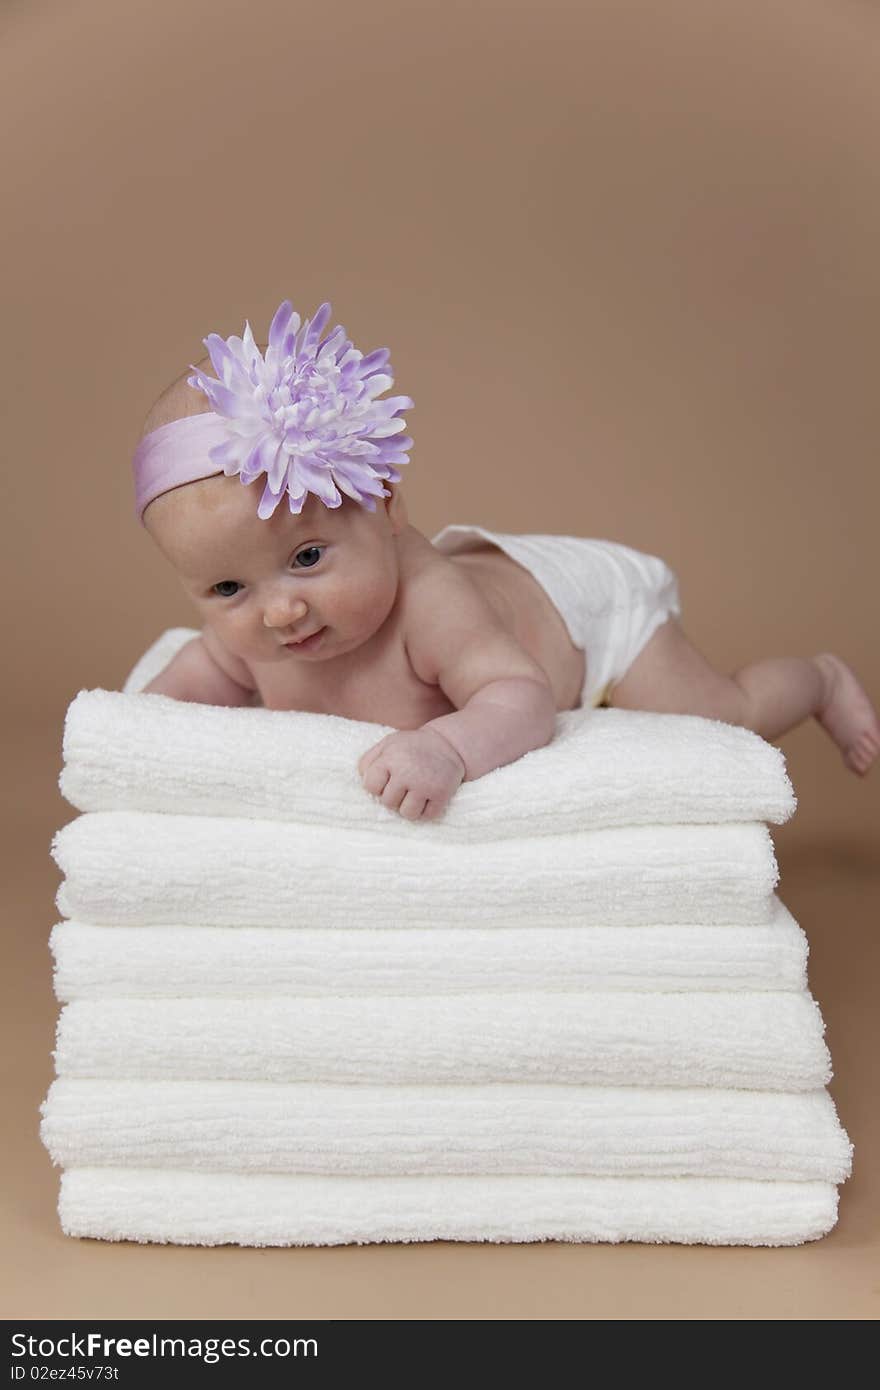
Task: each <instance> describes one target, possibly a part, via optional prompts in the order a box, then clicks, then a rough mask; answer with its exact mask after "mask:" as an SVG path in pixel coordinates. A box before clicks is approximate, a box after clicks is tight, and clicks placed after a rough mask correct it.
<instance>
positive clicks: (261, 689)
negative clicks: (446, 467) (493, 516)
mask: <svg viewBox="0 0 880 1390" xmlns="http://www.w3.org/2000/svg"><path fill="white" fill-rule="evenodd" d="M408 531H409V536H408V537H407V540H406V541H405V542H404V544H403V545H402V546H401V548H400V587H399V592H398V598H397V601H396V602H395V605H394V609H393V610H392V613H391V614H390V615H389V618H388V619H387V621H386V622H385V623H384V624H383V626H382V628H381V629H380V631H379V632H378V633H377V634H376V635H375V637H374V638H372V639H371V641H370V642H368V643H365V644H364V645H363V646H361V647H358V648H357V649H356V650H355V651H353V652H351V653H346V654H343V655H341V656H339V657H335V658H333V659H328V660H326V661H313V662H308V663H306V662H304V661H303V662H299V661H297V660H296V659H295V658H294V659H292V660H290V661H285V662H281V663H277V662H276V663H272V664H269V663H267V664H265V665H263V666H258V665H253V666H251V667H250V668H249V676H250V680H249V682H248V683H249V684H252V685H253V686H254V688H255V696H254V700H255V703H257V704H262V705H264V706H265V707H266V708H267V709H298V710H311V711H314V712H317V713H323V714H337V715H340V716H342V717H344V718H347V719H360V720H366V721H369V722H374V723H378V724H388V725H391V726H392V727H394V728H398V729H417V728H420V727H421V726H422V725H423V724H425V723H426V722H427V721H428V720H430V719H436V718H438V717H439V716H440V715H443V714H448V713H450V712H451V711H452V710H453V709H454V708H455V706H454V705H453V704H452V703H451V701H450V700H449V699H447V697H446V695H445V694H444V693H443V690H442V689H441V688H440V686H439V685H438V684H437V683H436V682H435V681H433V680H431V679H430V672H429V670H428V669H427V667H426V666H425V665H424V664H423V666H422V670H421V671H419V670H417V669H416V667H415V665H414V661H413V656H412V651H413V647H414V642H413V636H414V633H418V634H419V637H420V646H421V647H422V649H423V650H424V648H425V644H426V639H425V633H426V631H427V632H429V630H430V617H431V610H432V606H433V611H434V612H439V611H440V610H441V609H442V610H443V611H444V612H447V613H448V612H449V611H452V612H455V611H456V609H457V608H459V607H460V608H461V609H462V610H466V609H467V606H468V605H467V598H468V596H469V595H472V594H473V593H475V592H476V593H478V594H479V595H480V596H481V598H482V600H483V601H484V602H483V607H484V609H485V615H486V625H487V630H491V629H492V628H493V627H494V628H495V629H496V630H497V629H498V628H502V629H503V630H504V631H505V632H506V633H508V634H509V636H510V637H512V638H513V639H514V640H515V641H516V642H517V643H518V644H519V645H520V646H521V647H522V648H523V650H524V651H525V652H526V653H527V654H528V655H529V656H530V657H531V658H532V659H533V660H534V661H536V662H537V664H538V665H539V666H540V667H541V669H542V670H543V671H544V673H545V674H546V676H547V679H548V680H549V682H550V685H551V688H552V690H553V695H554V699H555V701H556V707H557V709H559V710H565V709H574V708H575V707H576V706H577V705H578V704H579V702H580V694H581V690H582V687H583V682H584V670H585V656H584V653H583V651H581V650H580V649H579V648H577V647H575V646H574V645H573V643H572V641H571V638H570V636H569V633H568V629H567V628H566V626H565V623H564V622H563V620H562V617H561V616H560V614H559V612H558V610H557V609H556V607H555V606H554V605H553V603H552V602H551V600H550V598H549V597H548V595H547V593H546V592H545V590H544V589H543V588H542V587H541V585H540V584H539V583H538V581H537V580H536V579H535V578H534V576H533V575H531V574H529V572H528V571H527V570H525V569H523V568H522V566H520V565H518V564H517V563H516V561H515V560H512V559H511V558H510V556H508V555H505V554H504V552H503V551H501V550H499V549H498V548H497V547H496V546H493V545H491V544H490V543H486V544H484V545H481V546H479V547H476V548H474V549H472V550H468V551H467V552H466V553H463V554H460V555H452V556H445V555H441V554H440V552H439V551H437V550H435V548H434V547H433V546H432V545H431V543H430V541H428V540H427V539H426V538H425V537H424V536H422V535H421V533H418V532H415V531H414V529H413V528H408ZM416 596H417V597H416ZM426 623H427V626H426ZM230 674H234V672H232V671H231V670H230Z"/></svg>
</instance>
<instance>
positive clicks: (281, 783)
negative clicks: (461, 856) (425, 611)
mask: <svg viewBox="0 0 880 1390" xmlns="http://www.w3.org/2000/svg"><path fill="white" fill-rule="evenodd" d="M193 635H195V634H193V633H185V634H184V639H183V640H188V637H189V636H193ZM389 732H390V729H389V726H387V725H380V724H369V723H364V722H362V721H358V720H351V719H341V718H339V717H337V716H334V715H327V714H312V713H306V712H302V711H284V710H266V709H221V708H219V707H217V706H211V705H198V704H193V703H185V702H183V701H179V700H171V699H169V698H167V697H165V696H160V695H149V696H144V695H138V694H135V693H122V692H119V691H107V690H84V691H81V692H80V693H79V694H78V695H77V697H76V698H75V699H74V701H73V702H72V704H71V705H70V707H69V709H68V712H67V718H66V721H65V729H64V768H63V771H62V774H61V779H60V786H61V790H62V792H63V794H64V796H65V797H66V798H67V800H68V801H70V802H71V803H72V805H74V806H75V807H76V808H77V809H78V810H80V811H124V810H129V811H157V812H164V813H173V814H185V815H210V816H233V817H245V818H247V817H256V818H259V819H262V820H284V821H297V822H301V823H303V824H306V825H312V826H329V827H331V828H333V829H334V830H335V831H337V832H345V831H347V830H348V828H349V827H354V828H361V829H366V830H370V829H373V830H380V831H382V830H387V829H388V828H389V827H393V828H394V830H395V831H396V832H398V833H400V834H401V835H408V836H412V837H413V839H414V842H417V843H419V844H420V845H421V844H423V843H425V841H426V840H428V841H430V840H434V839H439V840H440V841H441V842H443V841H445V840H449V839H463V838H465V839H468V840H470V839H471V838H473V837H476V838H478V839H482V840H492V839H505V838H508V837H511V836H512V837H518V836H530V837H531V836H535V835H550V834H565V833H569V832H571V831H576V830H582V829H598V828H603V827H608V826H618V825H651V824H672V823H685V822H688V823H703V824H707V823H714V822H719V821H722V822H723V821H770V822H775V823H777V824H779V823H782V822H783V821H786V820H788V818H789V816H790V815H791V814H792V812H793V811H794V807H795V798H794V794H793V792H792V788H791V783H790V782H789V779H788V776H787V774H786V771H785V761H784V758H783V756H782V753H781V752H780V750H779V749H778V748H775V747H773V746H772V745H771V744H769V743H766V742H765V741H764V740H763V739H761V738H759V737H758V735H757V734H754V733H752V732H751V731H750V730H747V729H741V728H738V727H735V726H733V725H731V724H723V723H720V722H719V721H717V720H711V719H701V718H699V717H697V716H695V715H671V714H652V713H648V712H644V711H635V710H615V709H602V710H571V711H566V712H565V713H564V714H561V715H559V716H558V720H557V733H556V736H555V738H554V739H553V741H552V742H551V743H550V744H548V745H547V746H546V747H545V748H540V749H536V750H535V751H534V752H531V753H528V754H526V756H525V757H523V758H520V759H518V760H517V761H516V762H514V763H510V764H508V765H507V766H506V767H500V768H496V769H495V770H494V771H493V772H491V773H489V774H487V775H486V776H485V777H481V778H478V779H477V781H475V782H466V783H464V784H463V785H462V786H461V787H460V788H459V790H458V791H457V792H456V794H455V797H454V798H453V800H452V802H451V803H450V805H449V807H448V809H447V811H446V812H445V814H444V816H443V818H442V820H441V821H437V822H426V823H424V824H422V823H419V824H414V823H412V822H410V821H405V820H403V818H402V817H401V816H399V815H397V814H396V812H393V811H389V810H388V809H387V807H385V806H382V805H381V803H379V802H378V801H377V800H376V798H375V797H372V796H369V795H368V794H367V793H366V792H365V791H364V789H363V787H362V785H361V781H360V778H359V776H358V774H357V763H358V759H359V758H360V756H361V754H362V753H364V752H365V751H366V750H367V749H368V748H370V747H371V746H372V745H373V744H374V743H377V742H378V741H379V739H380V738H383V737H384V736H385V734H387V733H389Z"/></svg>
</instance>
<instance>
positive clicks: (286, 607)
mask: <svg viewBox="0 0 880 1390" xmlns="http://www.w3.org/2000/svg"><path fill="white" fill-rule="evenodd" d="M308 611H309V610H308V606H307V604H306V603H305V601H304V600H303V599H301V598H293V597H292V595H290V594H288V595H286V596H285V595H283V594H278V595H277V596H275V597H273V598H270V599H269V600H268V601H267V602H266V604H265V606H264V608H263V625H264V626H265V627H290V626H291V624H292V623H298V622H300V621H301V619H303V618H304V617H305V615H306V613H308Z"/></svg>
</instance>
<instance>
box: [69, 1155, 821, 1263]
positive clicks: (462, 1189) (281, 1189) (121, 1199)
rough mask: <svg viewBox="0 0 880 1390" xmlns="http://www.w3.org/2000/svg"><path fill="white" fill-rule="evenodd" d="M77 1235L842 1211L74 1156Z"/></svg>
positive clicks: (407, 1229)
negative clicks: (115, 1162) (89, 1161)
mask: <svg viewBox="0 0 880 1390" xmlns="http://www.w3.org/2000/svg"><path fill="white" fill-rule="evenodd" d="M58 1210H59V1215H60V1217H61V1225H62V1228H63V1230H64V1231H65V1232H66V1234H67V1235H69V1236H92V1237H96V1238H98V1239H102V1240H137V1241H160V1242H163V1243H165V1242H172V1243H174V1244H177V1245H228V1244H235V1245H352V1244H366V1243H368V1242H372V1241H417V1240H467V1241H476V1240H484V1241H537V1240H567V1241H610V1242H614V1243H616V1242H618V1241H625V1240H634V1241H645V1242H650V1243H652V1244H654V1243H659V1242H674V1243H676V1244H684V1245H799V1244H800V1243H801V1242H802V1241H805V1240H818V1238H819V1237H820V1236H823V1235H825V1234H826V1233H827V1232H828V1231H830V1230H831V1228H832V1226H833V1225H834V1223H835V1221H836V1220H837V1188H836V1187H835V1186H834V1185H833V1183H822V1182H756V1181H754V1180H751V1179H748V1178H582V1177H403V1178H344V1177H329V1178H328V1177H312V1176H296V1177H292V1176H288V1175H286V1174H285V1175H282V1174H277V1173H251V1174H239V1173H190V1172H176V1171H171V1172H168V1171H163V1170H161V1169H131V1168H75V1169H72V1170H70V1171H69V1172H67V1173H65V1174H64V1175H63V1176H62V1179H61V1196H60V1199H59V1203H58Z"/></svg>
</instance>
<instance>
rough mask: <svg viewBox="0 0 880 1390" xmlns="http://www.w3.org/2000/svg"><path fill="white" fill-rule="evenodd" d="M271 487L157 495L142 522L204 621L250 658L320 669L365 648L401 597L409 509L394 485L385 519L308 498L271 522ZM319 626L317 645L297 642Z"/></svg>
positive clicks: (209, 486)
mask: <svg viewBox="0 0 880 1390" xmlns="http://www.w3.org/2000/svg"><path fill="white" fill-rule="evenodd" d="M261 491H262V483H261V482H260V480H258V481H257V482H255V483H253V484H250V485H248V486H243V485H242V483H240V482H239V480H238V478H237V477H233V478H227V477H225V476H224V475H222V474H221V475H218V476H216V477H213V478H203V479H201V480H200V481H198V482H195V483H188V484H186V486H184V487H179V488H174V489H173V490H172V491H171V492H166V493H163V494H162V496H160V497H157V498H156V500H155V501H154V502H151V503H150V505H149V507H148V508H147V510H146V512H145V513H144V523H145V525H146V528H147V530H148V531H149V533H150V535H151V536H152V537H153V539H154V540H155V541H156V543H157V545H158V546H159V548H160V550H161V551H162V553H163V554H164V555H165V557H166V558H167V559H168V560H170V562H171V564H172V565H173V566H174V568H175V569H176V570H177V572H178V574H179V575H180V578H181V580H182V582H183V586H184V588H185V589H186V591H187V593H188V594H189V595H190V597H191V598H192V599H193V601H194V603H195V604H196V607H197V608H198V610H199V612H200V613H201V615H202V618H203V620H204V623H205V624H206V625H207V626H209V627H211V628H212V629H213V630H214V631H215V632H216V633H217V635H218V636H219V637H220V639H221V640H222V641H223V643H224V645H225V646H226V647H227V649H228V650H229V651H231V652H233V653H234V655H236V656H238V657H240V658H241V659H242V660H244V661H246V662H248V663H249V664H253V663H263V664H265V663H266V662H281V661H287V662H290V661H296V662H309V663H315V662H321V661H326V660H327V659H328V658H331V657H334V656H338V655H341V654H342V653H343V652H347V651H352V650H354V648H356V647H359V646H360V645H361V644H362V643H363V642H365V641H367V640H368V639H369V638H370V637H372V636H373V634H374V633H375V632H377V631H378V629H379V628H380V627H381V626H382V624H383V623H384V622H385V619H386V618H387V617H388V615H389V613H390V612H391V609H392V607H393V605H394V601H395V598H396V596H397V589H398V581H399V569H398V553H397V545H396V541H395V537H396V536H398V535H399V534H400V532H401V531H402V530H403V528H404V526H405V525H406V513H405V509H404V507H403V504H402V499H401V498H400V497H399V495H398V494H397V491H396V489H394V490H393V496H392V497H391V498H385V499H383V498H377V499H376V510H375V512H368V511H366V509H365V508H364V507H362V506H360V505H359V504H358V503H357V502H353V501H352V500H351V499H350V498H348V497H346V498H345V499H344V500H343V503H342V505H341V506H340V507H336V508H334V509H331V508H328V507H325V506H324V504H323V502H321V501H320V499H319V498H317V497H315V496H314V495H312V494H309V495H308V496H307V498H306V501H305V504H304V505H303V509H302V512H301V513H300V514H299V516H294V515H293V514H292V513H291V511H290V509H289V507H288V506H287V503H286V501H283V502H282V503H281V504H280V505H279V506H278V507H277V508H276V510H275V513H274V515H273V516H272V517H270V518H269V519H268V520H266V521H261V520H260V518H259V517H258V516H257V504H258V502H259V499H260V494H261ZM319 629H323V632H322V635H321V637H320V638H319V639H318V642H317V643H316V644H312V643H310V644H309V645H308V646H306V647H305V648H304V649H298V648H297V647H296V646H291V645H287V644H290V643H291V642H296V641H300V640H302V639H305V638H307V637H310V636H311V635H313V634H315V633H317V632H318V631H319Z"/></svg>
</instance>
